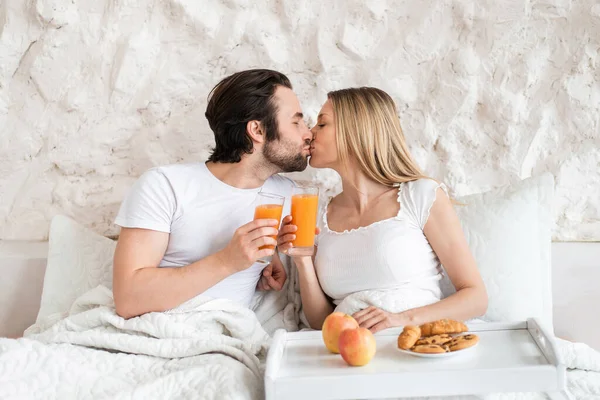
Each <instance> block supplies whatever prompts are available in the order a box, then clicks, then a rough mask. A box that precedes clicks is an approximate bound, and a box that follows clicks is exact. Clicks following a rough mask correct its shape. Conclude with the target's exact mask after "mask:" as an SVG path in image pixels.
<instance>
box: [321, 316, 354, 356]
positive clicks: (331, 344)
mask: <svg viewBox="0 0 600 400" xmlns="http://www.w3.org/2000/svg"><path fill="white" fill-rule="evenodd" d="M355 328H358V322H356V320H355V319H354V318H352V317H351V316H350V315H348V314H344V313H342V312H334V313H331V314H329V315H328V316H327V318H325V321H324V322H323V327H322V331H323V332H322V333H323V342H325V347H327V349H328V350H329V351H330V352H332V353H336V354H338V353H339V352H340V349H339V347H338V341H339V339H340V334H341V333H342V332H343V331H344V330H346V329H355Z"/></svg>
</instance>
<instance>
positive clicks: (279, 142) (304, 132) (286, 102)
mask: <svg viewBox="0 0 600 400" xmlns="http://www.w3.org/2000/svg"><path fill="white" fill-rule="evenodd" d="M274 101H275V104H276V105H277V116H276V119H277V125H278V129H279V139H275V140H272V141H270V142H266V143H265V146H264V147H263V156H264V157H265V159H266V160H267V161H269V162H270V163H271V164H273V165H275V166H277V167H278V168H279V169H280V170H281V172H295V171H303V170H304V169H306V166H307V164H308V156H309V155H310V142H311V140H312V133H311V131H310V130H309V129H308V127H307V126H306V124H305V123H304V118H303V115H302V108H301V107H300V102H299V101H298V98H297V97H296V94H295V93H294V92H293V91H292V90H291V89H289V88H286V87H284V86H279V87H278V88H277V89H276V90H275V94H274Z"/></svg>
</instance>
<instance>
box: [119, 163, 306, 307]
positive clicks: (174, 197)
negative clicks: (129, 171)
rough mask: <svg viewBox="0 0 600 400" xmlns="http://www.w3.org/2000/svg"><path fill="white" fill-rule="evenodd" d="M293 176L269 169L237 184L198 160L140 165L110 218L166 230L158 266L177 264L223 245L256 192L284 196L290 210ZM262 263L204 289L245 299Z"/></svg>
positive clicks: (250, 214)
mask: <svg viewBox="0 0 600 400" xmlns="http://www.w3.org/2000/svg"><path fill="white" fill-rule="evenodd" d="M293 187H294V183H293V181H291V180H290V179H287V178H285V177H282V176H279V175H274V176H272V177H270V178H269V179H268V180H267V181H266V182H265V183H264V185H263V186H262V187H260V188H257V189H239V188H236V187H233V186H229V185H227V184H226V183H224V182H223V181H221V180H219V179H218V178H216V177H215V176H214V175H213V174H212V173H211V172H210V171H209V169H208V168H207V167H206V164H204V163H196V164H175V165H168V166H163V167H157V168H152V169H150V170H148V171H146V172H145V173H144V174H143V175H142V176H141V177H140V178H139V179H138V180H137V181H136V182H135V184H134V185H133V187H132V188H131V189H130V191H129V193H128V194H127V196H126V198H125V200H124V201H123V203H122V204H121V208H120V210H119V214H118V215H117V218H116V220H115V224H117V225H119V226H121V227H124V228H144V229H151V230H155V231H160V232H167V233H169V234H170V236H169V244H168V246H167V250H166V252H165V254H164V256H163V258H162V260H161V261H160V264H159V267H182V266H185V265H189V264H192V263H193V262H195V261H198V260H200V259H202V258H205V257H206V256H208V255H210V254H214V253H216V252H217V251H219V250H221V249H223V248H224V247H225V246H226V245H227V244H228V243H229V241H230V240H231V238H232V237H233V234H234V232H235V230H236V229H238V228H239V227H240V226H242V225H245V224H247V223H248V222H250V221H252V219H253V218H254V207H255V203H254V201H255V198H256V195H257V194H258V193H259V192H260V191H263V192H269V193H275V194H279V195H281V196H285V197H286V201H285V204H284V208H283V216H285V215H288V214H289V212H290V199H291V195H292V190H293ZM263 267H264V264H261V263H255V264H254V265H252V266H251V267H250V268H248V269H246V270H244V271H241V272H238V273H236V274H233V275H231V276H229V277H227V278H226V279H224V280H222V281H221V282H219V283H217V284H216V285H215V286H213V287H211V288H210V289H208V290H207V291H205V292H204V295H206V296H210V297H214V298H227V299H231V300H235V301H238V302H240V303H242V304H244V305H246V306H247V305H249V304H250V301H251V300H252V296H253V295H254V292H255V289H256V284H257V283H258V280H259V278H260V275H261V272H262V269H263Z"/></svg>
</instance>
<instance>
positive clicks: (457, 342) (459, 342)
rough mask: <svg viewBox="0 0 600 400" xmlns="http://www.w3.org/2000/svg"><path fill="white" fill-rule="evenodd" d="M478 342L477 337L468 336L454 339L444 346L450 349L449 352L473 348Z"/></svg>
mask: <svg viewBox="0 0 600 400" xmlns="http://www.w3.org/2000/svg"><path fill="white" fill-rule="evenodd" d="M478 342H479V336H477V335H473V334H468V335H462V336H457V337H455V338H454V339H452V340H451V341H450V342H448V343H446V346H448V347H449V348H450V351H458V350H464V349H468V348H469V347H473V346H475V345H476V344H477V343H478Z"/></svg>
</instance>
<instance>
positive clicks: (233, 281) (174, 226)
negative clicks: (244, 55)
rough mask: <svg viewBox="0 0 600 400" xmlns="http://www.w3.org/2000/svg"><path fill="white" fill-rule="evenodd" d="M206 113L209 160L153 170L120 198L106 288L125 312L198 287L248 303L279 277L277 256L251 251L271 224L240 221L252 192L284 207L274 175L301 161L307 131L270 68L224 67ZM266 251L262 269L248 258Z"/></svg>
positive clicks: (157, 306)
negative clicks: (268, 259) (211, 142)
mask: <svg viewBox="0 0 600 400" xmlns="http://www.w3.org/2000/svg"><path fill="white" fill-rule="evenodd" d="M206 118H207V119H208V122H209V125H210V127H211V129H212V131H213V133H214V135H215V143H216V145H215V148H214V150H213V152H212V154H211V156H210V158H209V160H208V162H207V163H197V164H184V165H170V166H164V167H158V168H153V169H151V170H149V171H147V172H146V173H144V174H143V175H142V176H141V177H140V178H139V180H138V181H136V183H135V184H134V186H133V187H132V189H131V191H130V192H129V194H128V196H127V198H126V199H125V200H124V201H123V204H122V205H121V209H120V211H119V214H118V216H117V218H116V220H115V223H116V224H117V225H119V226H121V227H122V229H121V234H120V237H119V242H118V244H117V248H116V251H115V256H114V274H113V293H114V300H115V306H116V311H117V313H118V314H119V315H120V316H122V317H124V318H131V317H134V316H139V315H141V314H144V313H148V312H152V311H165V310H168V309H171V308H174V307H177V306H178V305H180V304H182V303H184V302H185V301H187V300H189V299H191V298H193V297H195V296H197V295H199V294H204V295H207V296H211V297H216V298H228V299H232V300H235V301H239V302H241V303H243V304H246V305H249V304H250V301H251V299H252V296H253V295H254V292H255V290H256V289H257V288H258V289H263V290H269V289H276V290H280V289H281V287H282V286H283V283H284V282H285V279H286V276H285V270H284V269H283V266H282V265H281V262H280V261H279V258H278V257H277V254H275V255H273V254H274V251H273V250H269V249H263V250H260V247H261V246H264V245H275V244H276V240H275V239H273V238H272V237H271V236H274V235H276V234H277V227H278V224H279V221H275V220H257V221H252V222H249V221H251V220H252V217H253V210H254V199H255V197H256V194H257V193H258V192H259V191H263V192H270V193H275V194H279V195H282V196H285V197H286V199H287V203H288V204H289V199H290V196H291V191H292V188H293V182H292V181H291V180H289V179H287V178H284V177H281V176H278V175H277V173H279V172H293V171H301V170H304V169H305V168H306V166H307V158H308V156H309V154H310V153H309V149H310V141H311V139H312V134H311V132H310V130H309V129H308V127H307V126H306V124H305V123H304V120H303V115H302V109H301V108H300V104H299V102H298V98H297V97H296V95H295V94H294V92H293V91H292V85H291V84H290V81H289V79H288V78H287V77H286V76H285V75H283V74H281V73H279V72H275V71H271V70H264V69H257V70H248V71H242V72H239V73H236V74H233V75H231V76H229V77H227V78H225V79H223V80H222V81H221V82H219V83H218V84H217V86H215V88H213V90H212V91H211V93H210V95H209V101H208V106H207V109H206ZM285 215H287V214H285ZM269 255H273V261H272V263H271V265H269V266H268V267H267V268H264V264H261V263H257V262H256V261H257V260H258V259H259V258H261V257H265V256H269ZM263 268H264V271H263ZM261 275H262V277H261Z"/></svg>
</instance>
